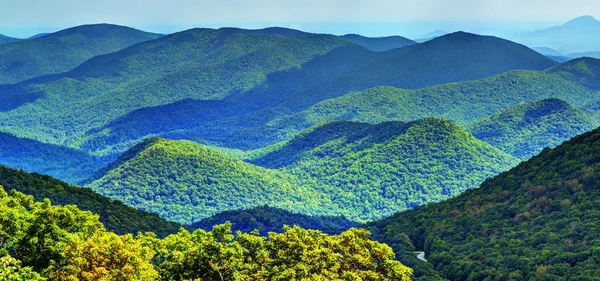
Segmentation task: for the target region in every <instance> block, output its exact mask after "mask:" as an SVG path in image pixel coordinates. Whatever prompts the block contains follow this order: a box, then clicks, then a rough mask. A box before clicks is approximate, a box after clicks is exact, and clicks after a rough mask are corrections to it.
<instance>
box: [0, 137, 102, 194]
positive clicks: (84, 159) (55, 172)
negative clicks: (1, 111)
mask: <svg viewBox="0 0 600 281" xmlns="http://www.w3.org/2000/svg"><path fill="white" fill-rule="evenodd" d="M105 161H106V160H104V159H101V158H99V157H95V156H92V155H89V154H88V153H86V152H83V151H80V150H76V149H72V148H67V147H63V146H58V145H54V144H46V143H41V142H38V141H35V140H31V139H24V138H17V137H15V136H12V135H10V134H5V133H0V164H2V165H6V166H9V167H13V168H17V169H23V170H25V171H28V172H37V173H40V174H45V175H49V176H52V177H54V178H57V179H60V180H63V181H66V182H69V183H72V184H76V183H80V182H81V181H82V180H84V179H88V178H89V177H90V176H91V175H92V174H94V173H95V172H96V171H98V169H100V168H101V167H102V163H104V162H105Z"/></svg>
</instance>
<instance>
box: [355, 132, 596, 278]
mask: <svg viewBox="0 0 600 281" xmlns="http://www.w3.org/2000/svg"><path fill="white" fill-rule="evenodd" d="M599 160H600V129H596V130H594V131H592V132H589V133H585V134H583V135H580V136H577V137H575V138H573V139H572V140H570V141H568V142H565V143H563V144H562V145H560V146H558V147H556V148H554V149H545V150H543V151H542V152H541V153H540V154H539V155H538V156H535V157H533V158H532V159H530V160H529V161H527V162H523V163H521V164H520V165H518V166H517V167H515V168H513V169H512V170H510V171H508V172H505V173H502V174H500V175H498V176H496V177H494V178H492V179H488V180H486V181H485V182H484V183H483V184H482V185H481V186H480V187H479V188H476V189H473V190H469V191H466V192H465V193H463V194H462V195H460V196H458V197H456V198H453V199H449V200H447V201H444V202H441V203H436V204H428V205H427V206H422V207H417V208H415V209H414V210H411V211H406V212H402V213H398V214H396V215H394V216H391V217H389V218H386V219H383V220H381V221H378V222H374V223H372V224H368V225H367V227H368V228H370V229H372V230H373V231H375V232H376V233H377V235H376V236H377V237H378V238H379V239H380V241H386V242H387V243H389V244H390V245H392V247H394V249H395V250H396V251H397V252H400V253H403V252H404V251H413V250H414V249H415V248H416V249H422V250H425V252H426V253H427V260H428V261H429V262H430V263H431V264H432V265H433V267H434V268H435V269H437V270H438V271H439V272H440V273H442V274H443V275H444V276H445V277H446V278H448V279H450V280H486V279H487V280H510V279H516V280H532V279H533V280H593V278H591V277H592V276H600V256H599V255H600V236H598V227H597V226H598V224H599V223H600V207H599V202H600V162H599ZM411 244H412V245H414V247H413V246H411ZM417 280H419V278H417ZM423 280H429V279H423Z"/></svg>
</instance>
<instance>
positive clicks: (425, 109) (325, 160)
mask: <svg viewBox="0 0 600 281" xmlns="http://www.w3.org/2000/svg"><path fill="white" fill-rule="evenodd" d="M598 26H599V23H598V21H596V20H595V19H594V18H592V17H581V18H577V19H575V20H573V21H570V22H568V23H566V24H565V25H562V26H558V27H552V28H548V29H545V30H541V31H537V32H533V33H530V34H528V35H527V36H526V37H521V38H516V39H515V38H513V39H515V42H513V41H509V40H506V39H503V38H499V37H494V36H483V35H478V34H473V33H468V32H462V31H459V32H453V33H448V34H447V33H446V32H443V31H439V30H438V31H435V32H433V33H431V34H427V35H426V36H423V37H424V39H422V40H414V41H413V40H410V39H407V38H405V37H401V36H389V37H377V38H369V37H365V36H362V35H358V34H348V35H342V36H337V35H331V34H314V33H310V32H305V31H300V30H294V29H289V28H282V27H270V28H264V29H252V30H249V29H240V28H220V29H208V28H195V29H190V30H185V31H181V32H177V33H174V34H168V35H159V34H154V33H148V32H144V31H139V30H136V29H132V28H128V27H123V26H116V25H109V24H94V25H84V26H78V27H73V28H69V29H66V30H62V31H58V32H55V33H50V34H42V35H40V36H34V37H33V38H29V39H21V40H16V41H15V40H13V41H12V42H9V41H10V40H11V39H10V38H5V37H0V69H2V71H0V164H2V165H6V166H8V167H6V166H0V186H3V188H0V211H1V212H0V223H1V224H0V263H7V262H6V261H5V260H6V259H7V257H8V258H11V259H13V260H10V261H9V263H10V264H11V267H10V268H13V265H14V267H15V268H17V267H18V268H20V266H21V264H22V265H23V268H25V269H23V268H22V269H23V271H22V272H25V273H23V274H28V273H31V274H33V275H32V276H34V275H35V274H41V275H43V276H55V275H53V274H55V273H53V272H57V271H56V270H54V269H53V268H58V269H57V270H59V271H60V270H67V269H80V266H72V261H69V260H68V259H66V258H65V257H64V256H63V255H73V256H78V255H80V254H81V253H83V252H85V251H87V250H85V249H95V250H94V251H98V253H100V252H102V251H103V249H105V248H103V247H100V246H98V245H112V244H111V243H122V244H120V245H121V248H119V247H116V246H115V247H114V248H110V249H112V250H109V252H111V253H112V252H118V253H121V252H119V251H120V250H122V249H129V248H127V247H133V248H132V249H131V251H129V250H128V253H126V254H122V255H123V256H124V257H125V256H128V255H134V254H135V255H139V256H138V257H137V258H132V259H125V258H124V259H123V260H128V261H136V260H137V261H139V262H140V264H142V263H145V266H147V268H146V269H144V270H146V271H147V273H148V274H149V275H147V276H146V277H143V278H141V277H140V278H141V279H139V280H156V279H157V278H158V276H162V277H161V278H163V279H165V280H166V279H169V278H171V277H172V278H171V279H173V280H179V279H196V278H203V279H208V280H221V279H225V280H234V279H235V278H234V277H232V276H234V275H235V276H238V275H236V274H241V275H239V276H253V278H255V279H256V280H270V279H268V278H267V279H264V278H263V277H264V276H267V275H268V276H274V275H269V274H275V273H274V272H278V271H277V270H279V269H281V268H283V267H281V266H280V265H281V264H279V266H273V264H274V263H277V262H279V261H278V259H277V257H276V256H277V255H280V253H285V252H286V251H288V250H289V249H290V248H286V247H288V246H290V245H292V246H290V247H291V249H297V248H295V247H296V246H297V245H299V244H297V243H305V244H302V245H311V246H310V247H308V246H307V247H308V248H310V249H313V248H314V249H317V248H318V249H319V253H321V254H319V255H318V257H322V254H323V253H325V252H327V251H330V252H331V255H329V254H328V256H327V258H323V259H324V260H328V261H331V262H330V263H328V264H337V263H338V262H345V261H346V259H347V258H343V259H341V258H340V257H345V256H344V255H345V254H347V250H348V249H352V250H353V251H358V252H360V254H356V253H358V252H356V253H355V255H358V256H354V258H357V259H359V258H360V260H361V261H363V262H364V263H368V265H364V266H362V267H361V268H362V269H360V268H359V269H352V271H344V272H342V271H343V270H342V271H340V270H341V269H339V268H338V269H336V270H333V271H331V272H329V271H327V273H323V274H325V275H318V274H321V273H322V272H324V270H325V269H324V268H323V267H322V266H321V267H319V265H318V264H315V262H317V263H319V262H321V259H320V258H313V256H312V255H313V254H314V252H311V255H309V256H310V257H308V258H307V255H305V254H306V253H307V252H306V251H307V250H306V249H308V248H302V249H304V250H302V251H300V250H298V251H296V252H294V251H292V252H293V253H302V255H300V256H301V257H298V260H297V259H295V258H294V259H293V262H291V260H292V259H288V262H289V264H288V265H286V266H289V267H285V269H284V270H283V269H282V270H283V272H284V273H281V272H279V273H281V274H282V275H281V276H285V277H281V276H280V277H281V278H280V279H282V280H290V279H294V278H297V279H302V278H300V277H299V276H305V277H306V276H309V275H302V274H305V273H306V272H307V271H310V272H313V271H314V270H313V269H315V268H320V269H318V270H317V271H315V272H318V273H315V274H317V275H318V276H320V278H321V279H324V280H331V279H335V278H338V277H340V276H342V275H343V274H346V275H344V276H345V278H346V277H347V278H346V279H352V280H354V279H357V278H358V277H356V276H362V277H360V278H363V277H365V276H367V275H368V274H371V275H368V276H371V277H373V276H377V277H376V278H375V277H373V278H372V279H373V280H403V281H404V280H409V278H410V274H411V273H414V274H413V279H414V280H521V279H523V280H565V281H566V280H592V279H589V278H588V277H590V276H596V275H598V274H600V272H598V268H600V255H599V253H600V248H598V247H600V244H598V243H600V241H599V240H598V238H597V235H596V234H597V229H596V227H595V226H596V225H598V223H600V217H599V216H598V214H599V213H600V210H598V206H597V205H598V204H597V203H598V198H597V197H598V196H597V195H598V194H599V192H598V186H600V182H599V180H598V178H600V177H599V176H598V175H597V170H598V169H600V167H598V163H597V162H598V161H597V160H598V159H600V158H599V157H598V155H597V154H598V151H600V148H599V147H598V146H599V145H600V131H598V130H600V129H596V130H594V129H595V128H597V127H598V126H600V60H598V59H594V58H592V57H579V56H580V55H583V56H588V55H589V56H593V55H594V54H595V53H594V52H597V51H598V50H600V48H598V49H596V48H597V45H594V44H596V41H595V40H597V39H598V38H596V36H597V34H598V33H597V31H598V28H599V27H598ZM517 39H518V40H517ZM521 39H522V40H521ZM2 40H3V41H2ZM598 41H600V40H598ZM516 42H519V43H516ZM520 43H524V44H525V45H523V44H520ZM532 47H534V48H533V49H532ZM571 57H573V58H574V59H570V58H571ZM559 61H560V63H559ZM590 131H591V132H590ZM586 132H587V133H586ZM578 135H579V136H578ZM569 139H571V140H569ZM538 154H539V155H538ZM536 155H537V156H536ZM519 163H521V164H519ZM9 167H10V168H9ZM17 169H22V170H17ZM29 172H35V173H29ZM38 173H40V174H38ZM42 174H44V175H42ZM46 175H49V176H46ZM50 176H52V177H54V178H52V177H50ZM55 178H58V179H60V180H64V181H66V182H68V183H70V184H79V185H82V186H85V187H76V186H73V185H70V184H68V183H65V182H62V181H60V180H57V179H55ZM11 189H15V190H16V191H18V192H23V193H25V194H31V195H33V196H34V198H29V197H26V196H25V195H23V194H20V193H17V192H11V193H10V194H9V193H6V192H4V190H7V191H9V190H11ZM44 198H49V199H51V200H52V202H53V203H54V204H57V205H60V206H61V207H59V206H52V205H50V203H49V202H47V201H43V200H44ZM34 200H35V201H38V202H37V203H34ZM71 204H74V205H77V207H75V206H69V205H71ZM62 206H64V207H62ZM79 209H81V210H88V211H90V212H92V213H95V214H97V215H98V219H99V222H98V221H97V220H98V219H96V218H95V217H94V215H92V213H87V212H81V211H80V210H79ZM6 214H8V215H6ZM31 220H34V221H31ZM227 221H230V222H231V224H228V223H226V222H227ZM100 222H101V223H102V224H100ZM362 223H364V224H362ZM286 224H289V225H300V226H301V227H305V228H313V229H319V230H322V231H324V232H326V233H330V234H336V233H340V232H344V231H345V232H344V233H343V234H340V235H339V236H338V235H333V236H329V235H325V234H322V233H320V232H317V231H308V230H303V229H301V228H298V227H294V228H286V229H285V230H284V229H283V227H284V225H286ZM361 224H362V225H361ZM7 225H8V226H10V227H6V226H7ZM37 225H47V226H48V227H47V228H46V227H38V226H37ZM102 225H104V226H102ZM182 225H183V226H185V227H186V228H187V229H190V230H194V229H196V228H202V229H205V230H206V231H204V230H198V231H196V232H194V233H189V232H187V230H179V228H180V227H181V226H182ZM215 225H217V226H215ZM355 226H359V227H362V228H367V229H369V230H371V231H372V237H373V238H376V239H378V240H379V241H384V242H385V243H387V244H389V245H390V246H391V247H392V248H393V250H394V252H395V253H396V257H398V259H399V260H400V261H401V262H402V263H404V264H407V265H410V266H411V267H412V268H413V269H414V271H410V270H409V269H407V268H405V267H404V266H402V264H400V263H398V262H397V261H393V264H392V263H390V262H392V261H391V260H393V256H394V255H393V252H392V250H391V249H390V248H389V247H387V246H385V245H383V244H376V243H375V242H373V241H369V240H368V239H367V238H368V237H369V234H368V233H367V232H364V231H363V230H349V231H346V230H347V229H348V228H351V227H355ZM104 227H106V229H107V230H108V231H109V232H107V231H105V229H104ZM213 227H214V228H213ZM232 228H233V230H241V231H243V232H247V233H250V232H251V231H252V230H254V229H257V230H259V234H260V235H269V239H266V238H265V237H261V236H259V235H258V234H256V233H250V234H241V233H237V234H236V235H233V233H232V231H231V229H232ZM211 229H212V231H211ZM21 230H23V231H21ZM25 230H27V231H25ZM178 230H179V232H178ZM110 231H113V232H115V233H116V234H115V233H111V232H110ZM138 231H152V232H154V233H155V234H152V233H149V234H140V235H138V236H136V237H134V236H132V235H130V234H128V233H135V232H138ZM207 231H209V232H207ZM270 231H276V232H281V231H284V233H283V234H274V233H271V234H267V232H270ZM117 234H119V235H122V236H119V235H117ZM155 235H157V236H158V237H159V238H163V237H165V236H167V235H171V236H169V237H167V238H165V239H164V240H159V238H157V237H155ZM48 237H51V238H48ZM69 239H71V240H69ZM300 240H301V241H300ZM5 241H7V242H5ZM36 241H37V242H36ZM124 241H128V242H124ZM289 241H294V242H293V243H291V244H290V243H288V242H289ZM299 241H300V242H299ZM323 241H325V242H323ZM31 243H34V244H35V243H37V244H36V245H38V244H39V245H41V246H39V245H38V246H35V247H29V246H30V244H31ZM269 243H271V244H269ZM294 243H296V244H294ZM84 244H85V245H88V246H89V247H83V248H81V249H80V250H77V251H75V250H73V249H75V248H73V249H71V248H69V247H79V246H80V245H84ZM5 245H6V246H5ZM57 245H59V246H57ZM315 245H320V246H315ZM323 245H326V246H323ZM363 246H364V247H367V248H369V247H370V248H369V249H371V250H369V251H363V250H364V249H363ZM28 247H29V248H28ZM111 247H112V246H111ZM211 247H212V248H211ZM303 247H304V246H303ZM311 247H312V248H311ZM315 247H316V248H315ZM323 247H324V248H323ZM27 249H35V251H34V250H31V251H30V250H27ZM48 249H51V250H52V251H54V250H56V252H51V250H48ZM106 249H109V248H106ZM206 249H213V250H214V251H213V252H207V250H206ZM373 249H377V252H376V253H375V252H373V251H375V250H373ZM70 250H73V251H74V252H73V253H70V252H69V251H70ZM417 250H419V251H425V253H426V256H427V259H428V261H429V262H427V263H426V262H422V261H418V260H417V259H416V257H415V255H414V251H417ZM49 251H50V252H49ZM225 252H227V253H229V254H231V255H230V257H233V256H235V258H232V259H230V260H228V259H227V258H224V257H225V256H224V255H223V253H225ZM330 252H327V253H330ZM98 253H95V254H93V255H90V256H94V257H95V256H97V255H100V256H104V254H102V253H100V254H98ZM272 254H273V255H275V256H270V255H272ZM294 255H295V254H293V255H291V256H294ZM284 256H285V257H288V255H284ZM291 256H290V257H291ZM333 256H335V258H332V257H333ZM359 256H360V257H359ZM294 257H295V256H294ZM80 258H81V260H85V258H83V257H80ZM204 259H206V260H204ZM15 260H16V261H15ZM77 260H78V261H79V260H80V259H77ZM107 260H108V259H107ZM207 260H208V261H207ZM242 260H243V261H244V262H241V261H242ZM258 260H260V261H263V262H261V265H256V264H253V265H252V266H250V267H244V266H245V263H247V262H248V261H258ZM334 260H335V263H334V262H333V261H334ZM384 260H385V261H384ZM149 261H152V262H153V264H150V262H149ZM188 261H189V262H190V263H194V264H193V265H189V264H188ZM373 261H376V262H373ZM19 262H20V263H21V264H19ZM58 264H62V266H59V267H54V266H56V265H58ZM69 264H70V265H71V266H69ZM361 264H362V263H361ZM188 265H189V266H188ZM267 265H268V269H267V267H265V266H267ZM220 266H223V267H220ZM134 268H139V266H134ZM189 268H193V269H194V270H191V271H190V272H187V271H185V270H187V269H189ZM199 268H201V269H199ZM340 268H341V267H340ZM365 268H368V269H369V270H367V271H365V270H364V269H365ZM3 270H5V269H4V268H2V269H0V279H2V276H3V275H2V274H4V273H3V272H4V271H3ZM11 270H12V269H11ZM28 270H30V271H28ZM348 270H349V269H348ZM389 270H391V271H389ZM393 270H396V271H397V272H396V273H394V272H395V271H393ZM17 271H18V270H16V271H15V272H17ZM31 271H33V273H32V272H31ZM138 271H139V272H141V271H142V270H141V269H138V270H133V271H132V272H138ZM146 271H144V272H146ZM19 272H20V271H19ZM98 272H100V271H98ZM103 272H104V271H103ZM114 272H121V273H123V272H125V271H122V270H121V267H119V270H116V271H114ZM173 272H178V273H173ZM205 272H208V273H206V274H205ZM302 272H304V273H302ZM332 272H333V273H332ZM348 272H351V273H348ZM365 272H366V273H365ZM372 272H378V273H377V274H378V275H377V274H375V273H372ZM390 272H391V273H390ZM201 273H202V274H205V275H200V274H201ZM279 273H277V274H279ZM168 274H174V275H168ZM177 274H179V275H177ZM223 274H225V275H223ZM265 274H266V275H265ZM286 274H287V275H286ZM347 274H355V275H351V277H352V278H350V277H348V276H350V275H347ZM357 274H358V275H357ZM361 274H367V275H361ZM372 274H375V275H372ZM394 274H397V275H394ZM166 276H171V277H166ZM205 276H211V277H207V278H205ZM257 276H262V277H261V278H263V279H261V278H258V277H257ZM310 276H313V275H310ZM323 276H327V277H323ZM331 276H334V277H335V278H334V277H331ZM393 276H396V277H397V278H396V277H394V278H396V279H394V278H392V277H393ZM313 277H314V276H313ZM371 277H369V278H371ZM52 278H54V279H52ZM52 278H50V280H55V279H56V278H55V277H52ZM265 278H266V277H265ZM306 278H309V277H306ZM365 278H366V277H365ZM378 278H379V279H378ZM494 278H495V279H494ZM92 279H93V278H92ZM121 279H123V280H128V279H127V278H121ZM250 279H252V278H250ZM366 279H368V278H366ZM366 279H365V280H366ZM107 280H111V279H110V278H109V279H107Z"/></svg>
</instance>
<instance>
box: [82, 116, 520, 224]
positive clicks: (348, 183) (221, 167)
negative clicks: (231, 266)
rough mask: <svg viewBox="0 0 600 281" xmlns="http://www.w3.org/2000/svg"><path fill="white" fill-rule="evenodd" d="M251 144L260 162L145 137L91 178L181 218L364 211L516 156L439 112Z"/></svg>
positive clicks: (330, 126) (369, 214)
mask: <svg viewBox="0 0 600 281" xmlns="http://www.w3.org/2000/svg"><path fill="white" fill-rule="evenodd" d="M255 153H256V154H255V156H254V157H253V159H252V160H251V162H252V163H254V164H256V165H260V166H256V165H253V164H249V163H246V162H242V161H240V160H235V159H232V157H230V156H228V155H227V154H225V153H222V152H219V151H216V150H214V149H211V148H209V147H206V146H202V145H199V144H196V143H193V142H190V141H169V140H164V139H151V140H147V141H145V142H143V143H141V144H139V145H137V146H135V147H134V148H132V149H131V150H129V151H128V152H126V153H125V154H124V155H123V156H122V157H121V158H120V159H119V160H117V162H115V163H113V164H111V165H109V166H108V167H107V168H106V169H104V170H103V171H101V172H100V173H99V174H98V175H97V177H96V180H94V181H93V182H92V183H91V184H90V185H89V186H90V187H91V188H93V189H94V190H96V191H98V192H99V193H101V194H103V195H106V196H109V197H111V198H116V199H119V200H122V201H124V202H126V203H127V204H130V205H132V206H135V207H138V208H141V209H143V210H147V211H150V212H154V213H157V214H160V215H161V216H163V217H164V218H168V219H173V220H175V221H178V222H182V223H190V222H195V221H198V220H200V219H203V218H206V217H209V216H211V215H213V214H215V213H218V212H222V211H226V210H235V209H247V208H252V207H256V206H261V205H265V204H266V205H269V206H272V207H278V208H281V209H284V210H287V211H293V212H295V213H302V214H308V215H333V216H339V215H343V216H345V217H346V218H348V219H350V220H354V221H365V220H372V219H376V218H381V217H384V216H386V215H390V214H393V213H394V212H396V211H399V210H404V209H407V208H411V207H414V206H417V205H420V204H423V203H427V202H431V201H439V200H442V199H445V198H448V197H451V196H455V195H457V194H459V193H460V192H462V191H464V190H466V189H468V188H473V187H475V186H477V185H478V184H479V183H481V182H482V181H483V180H484V179H485V178H487V177H490V176H492V175H495V174H497V173H499V172H501V171H503V170H506V169H508V168H510V167H512V166H513V165H515V164H516V163H517V160H516V159H515V158H513V157H511V156H509V155H507V154H504V153H503V152H501V151H499V150H498V149H496V148H493V147H492V146H490V145H488V144H486V143H484V142H481V141H479V140H477V139H475V138H474V137H473V136H471V135H470V134H469V133H467V132H466V131H465V130H464V129H462V128H460V127H458V126H456V125H454V124H452V123H450V122H447V121H443V120H438V119H427V120H422V121H417V122H413V123H401V122H390V123H383V124H379V125H370V124H365V123H355V122H334V123H327V124H323V125H319V126H316V127H314V128H312V129H309V130H307V131H305V132H302V133H301V134H299V135H298V136H297V137H295V138H294V139H292V140H290V141H288V142H285V143H282V144H279V145H276V146H274V147H270V148H268V149H266V150H263V151H259V152H255ZM261 166H263V167H261Z"/></svg>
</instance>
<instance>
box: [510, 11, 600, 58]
mask: <svg viewBox="0 0 600 281" xmlns="http://www.w3.org/2000/svg"><path fill="white" fill-rule="evenodd" d="M599 34H600V21H598V20H596V19H595V18H594V17H592V16H582V17H578V18H576V19H573V20H571V21H569V22H567V23H565V24H563V25H560V26H554V27H551V28H547V29H543V30H538V31H535V32H531V33H528V34H524V35H523V36H517V37H519V38H516V39H517V41H518V42H522V43H525V44H526V45H528V46H533V47H549V48H552V49H554V50H557V51H559V52H561V53H562V54H565V55H567V54H572V53H581V52H590V51H599V50H600V35H599Z"/></svg>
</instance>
